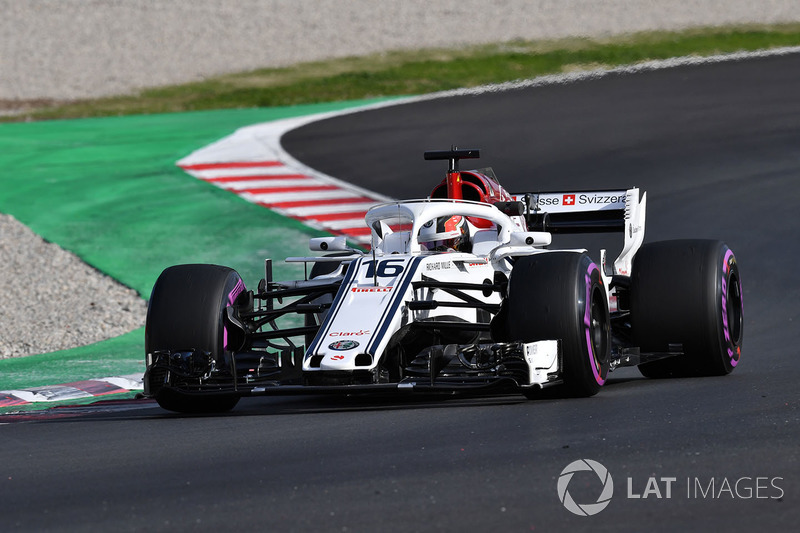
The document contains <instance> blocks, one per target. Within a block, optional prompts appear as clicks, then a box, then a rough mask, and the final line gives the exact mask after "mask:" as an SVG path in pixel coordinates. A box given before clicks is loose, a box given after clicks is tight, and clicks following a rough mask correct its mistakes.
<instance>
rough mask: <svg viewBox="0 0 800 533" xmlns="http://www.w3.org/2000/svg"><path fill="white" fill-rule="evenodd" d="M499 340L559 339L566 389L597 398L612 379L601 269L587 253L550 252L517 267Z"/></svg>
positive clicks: (499, 327) (520, 261)
mask: <svg viewBox="0 0 800 533" xmlns="http://www.w3.org/2000/svg"><path fill="white" fill-rule="evenodd" d="M504 307H505V309H504V310H503V311H502V312H501V314H500V315H499V316H500V317H501V321H502V324H497V328H495V329H493V332H494V333H495V335H497V336H499V337H502V338H499V339H497V340H504V341H507V342H515V341H522V342H533V341H539V340H548V339H559V340H560V341H561V349H562V352H563V354H564V383H565V385H566V387H567V390H568V392H569V393H570V394H571V395H573V396H593V395H595V394H597V393H598V392H599V391H600V387H601V386H602V385H603V384H604V383H605V381H606V377H607V376H608V371H609V365H610V361H611V340H610V331H611V330H610V315H609V312H608V299H607V297H606V289H605V287H604V285H603V278H602V276H601V275H600V268H599V267H598V266H597V265H596V264H595V263H594V262H593V261H592V260H591V258H590V257H589V256H588V255H586V254H585V253H574V252H545V253H541V254H537V255H533V256H529V257H522V258H520V259H518V260H517V261H516V263H515V264H514V268H513V270H512V271H511V279H510V280H509V294H508V297H507V299H506V302H505V306H504Z"/></svg>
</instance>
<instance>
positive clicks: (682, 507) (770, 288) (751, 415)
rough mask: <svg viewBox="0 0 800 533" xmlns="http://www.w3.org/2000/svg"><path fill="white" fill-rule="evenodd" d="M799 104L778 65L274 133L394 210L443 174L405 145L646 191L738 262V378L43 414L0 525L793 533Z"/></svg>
mask: <svg viewBox="0 0 800 533" xmlns="http://www.w3.org/2000/svg"><path fill="white" fill-rule="evenodd" d="M797 95H800V56H797V55H795V56H788V57H782V58H773V59H761V60H758V61H742V62H737V63H729V64H719V65H707V66H703V67H690V68H678V69H672V70H664V71H656V72H649V73H642V74H636V75H613V76H608V77H605V78H601V79H597V80H593V81H586V82H581V83H575V84H571V85H564V86H553V87H542V88H536V89H526V90H518V91H513V92H509V93H502V94H491V95H483V96H471V97H460V98H453V99H446V100H437V101H430V102H424V103H418V104H414V105H407V106H401V107H396V108H386V109H382V110H377V111H371V112H368V113H360V114H354V115H350V116H346V117H340V118H336V119H331V120H328V121H325V122H320V123H317V124H314V125H311V126H307V127H304V128H302V129H300V130H297V131H295V132H293V133H290V134H289V135H288V136H287V137H286V138H285V143H284V144H285V146H286V147H287V149H288V150H289V151H290V152H291V153H292V154H293V155H294V156H295V157H298V158H299V159H301V160H302V161H304V162H306V163H308V164H310V165H311V166H313V167H315V168H317V169H318V170H321V171H323V172H326V173H329V174H331V175H334V176H337V177H340V178H343V179H347V180H351V181H353V182H356V183H358V184H360V185H364V186H367V187H370V188H372V189H374V190H377V191H379V192H382V193H384V194H389V195H392V196H397V197H406V196H424V195H425V194H426V193H427V192H428V190H429V189H430V188H431V187H432V185H433V183H434V182H435V181H437V180H438V179H440V177H441V175H442V173H443V170H444V169H443V168H439V167H438V166H437V165H441V164H442V163H441V162H439V163H433V162H424V161H423V160H422V152H423V151H424V150H426V149H437V148H447V147H449V145H450V144H457V145H459V146H461V147H479V148H481V149H483V154H484V157H483V161H482V163H483V164H485V165H491V166H493V167H494V168H495V170H496V171H497V173H498V175H499V176H500V178H501V181H503V182H504V184H505V185H506V186H507V187H508V188H509V189H510V190H512V191H524V190H536V189H542V190H547V189H580V188H588V187H601V188H607V187H616V186H623V187H624V186H629V185H636V186H639V187H641V188H643V189H646V190H647V191H648V195H649V200H648V221H647V222H648V224H647V240H661V239H669V238H679V237H709V238H720V239H723V240H725V241H726V242H727V243H728V244H729V245H730V246H731V248H732V249H733V250H734V251H735V252H736V254H737V258H738V260H739V264H740V268H741V276H742V279H743V285H744V302H745V315H746V316H745V341H744V349H743V356H742V360H741V362H740V365H739V367H737V368H736V370H735V371H734V372H733V373H732V374H731V375H729V376H726V377H719V378H696V379H676V380H648V379H645V378H642V377H641V376H640V375H639V374H638V372H637V371H636V370H635V369H621V370H617V371H616V372H614V373H613V374H611V379H609V381H608V383H607V386H606V387H605V388H604V389H603V390H602V391H601V392H600V394H599V395H597V396H596V397H593V398H588V399H568V398H550V399H543V400H537V401H532V402H529V401H524V400H523V399H522V398H521V397H495V398H476V399H463V398H462V399H450V400H446V401H442V400H439V399H431V398H418V399H412V398H405V397H404V398H391V399H385V398H370V399H359V398H355V399H348V398H344V399H335V398H327V397H325V398H323V397H308V398H293V397H289V398H272V399H248V400H245V401H242V402H241V403H240V405H239V407H237V408H236V409H235V410H234V411H233V412H232V413H231V414H229V415H225V416H178V415H173V414H168V413H167V412H165V411H162V410H161V409H160V408H158V407H157V406H154V405H153V404H152V403H148V402H145V403H142V402H138V403H137V402H133V403H122V404H118V405H111V406H101V407H98V406H95V407H86V408H76V409H74V410H60V411H59V412H58V413H55V412H53V411H51V412H48V413H47V414H44V415H34V416H32V417H31V420H29V421H26V422H20V423H10V424H8V425H4V426H0V435H2V437H1V440H0V442H2V447H0V465H1V466H0V494H1V495H2V496H1V497H0V530H2V531H13V530H20V531H31V530H38V529H41V530H48V529H49V530H89V529H93V530H101V529H112V528H113V529H115V530H123V531H125V530H144V529H147V530H149V531H166V530H170V531H172V530H193V529H195V530H212V529H215V530H216V529H223V530H232V529H244V528H254V529H258V530H263V531H403V532H407V531H433V530H443V531H534V530H535V531H550V530H567V529H569V530H572V531H582V530H590V529H591V530H614V531H617V530H630V531H639V530H642V529H644V528H646V529H648V530H650V531H674V530H687V531H708V530H711V529H712V528H713V529H715V530H723V529H724V530H731V531H745V530H752V529H754V528H758V529H760V530H767V531H795V528H796V524H797V523H798V521H800V505H798V504H800V464H799V463H798V459H799V455H800V453H798V452H799V451H800V446H799V445H798V442H800V430H799V429H798V428H799V427H800V414H799V413H800V411H798V407H799V406H800V402H799V401H798V389H797V381H798V378H800V360H798V354H797V351H796V348H795V343H794V342H793V341H794V340H795V338H796V336H797V333H798V322H799V321H800V316H799V315H800V314H799V313H798V306H797V305H796V302H797V301H798V298H800V287H799V286H798V283H797V271H796V268H797V264H798V260H799V259H800V253H799V250H798V244H797V236H798V235H800V227H799V226H800V217H798V216H797V214H796V206H797V205H800V186H799V185H798V181H797V176H798V175H800V155H798V154H799V153H800V152H798V147H799V146H800V98H798V96H797ZM687 305H691V302H687ZM5 421H7V420H4V422H5ZM583 458H586V459H593V460H595V461H598V462H600V463H601V464H603V465H604V466H605V467H607V468H608V471H609V473H610V474H611V476H612V477H613V480H614V496H613V498H612V500H611V502H610V504H609V505H608V507H607V508H606V509H605V510H603V511H602V512H601V513H600V514H598V515H596V516H592V517H578V516H575V515H572V514H571V513H569V512H568V511H566V510H565V508H564V507H563V506H562V504H561V503H560V501H559V499H558V496H557V491H556V484H557V480H558V477H559V475H560V473H561V472H562V469H564V468H565V467H566V466H567V465H568V464H569V463H571V462H572V461H575V460H578V459H583ZM662 478H664V479H662ZM667 478H674V479H675V481H669V480H668V479H667ZM712 482H713V483H714V485H713V488H711V490H709V487H710V485H711V483H712ZM737 482H738V485H737ZM687 483H688V485H687ZM698 486H699V487H700V491H698V490H697V488H698ZM667 487H669V488H670V489H671V490H670V497H669V498H667V497H666V496H667V494H666V492H667ZM725 487H728V488H727V489H725ZM569 491H570V494H571V495H572V496H573V498H574V499H575V500H576V501H578V502H580V503H590V502H592V501H594V500H595V499H596V498H597V496H598V495H599V493H600V486H599V481H598V479H597V478H596V477H594V478H593V477H592V475H589V474H588V473H583V474H576V477H575V478H573V480H572V482H571V483H570V485H569ZM644 495H647V496H648V497H647V498H644V497H639V498H635V497H629V496H644ZM658 495H660V496H661V498H658V497H657V496H658ZM748 495H749V497H748Z"/></svg>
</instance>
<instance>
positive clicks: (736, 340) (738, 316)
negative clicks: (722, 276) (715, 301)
mask: <svg viewBox="0 0 800 533" xmlns="http://www.w3.org/2000/svg"><path fill="white" fill-rule="evenodd" d="M728 286H729V287H730V290H729V293H728V299H727V304H728V305H727V309H726V310H725V312H726V313H727V315H728V327H729V328H730V336H731V343H732V344H733V345H734V346H739V344H740V343H741V342H742V329H743V328H742V322H743V320H744V318H743V313H742V288H741V286H740V285H739V278H738V277H737V276H736V275H735V274H734V275H732V276H731V278H730V281H729V285H728Z"/></svg>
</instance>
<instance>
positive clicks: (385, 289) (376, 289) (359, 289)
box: [350, 287, 394, 292]
mask: <svg viewBox="0 0 800 533" xmlns="http://www.w3.org/2000/svg"><path fill="white" fill-rule="evenodd" d="M392 289H394V287H353V288H351V289H350V291H351V292H392Z"/></svg>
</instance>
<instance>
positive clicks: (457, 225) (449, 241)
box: [419, 215, 472, 252]
mask: <svg viewBox="0 0 800 533" xmlns="http://www.w3.org/2000/svg"><path fill="white" fill-rule="evenodd" d="M419 244H420V248H422V250H423V251H427V252H469V251H471V249H472V243H471V242H470V238H469V226H468V224H467V219H466V218H465V217H462V216H461V215H453V216H451V217H439V218H438V219H436V220H431V221H429V222H428V223H427V224H425V225H424V226H422V229H420V231H419Z"/></svg>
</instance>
